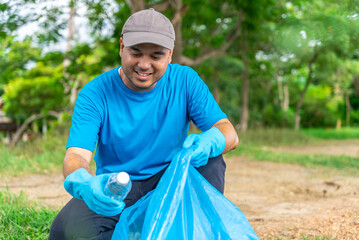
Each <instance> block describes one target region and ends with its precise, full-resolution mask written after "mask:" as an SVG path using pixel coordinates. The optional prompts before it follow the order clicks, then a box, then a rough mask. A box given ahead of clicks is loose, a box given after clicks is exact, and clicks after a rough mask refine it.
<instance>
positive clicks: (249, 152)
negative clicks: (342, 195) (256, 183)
mask: <svg viewBox="0 0 359 240" xmlns="http://www.w3.org/2000/svg"><path fill="white" fill-rule="evenodd" d="M327 131H328V132H327ZM314 133H316V134H317V135H315V134H314ZM356 133H359V129H342V131H340V132H335V130H333V131H329V130H325V129H319V130H317V129H308V130H301V131H294V130H289V129H257V130H249V131H247V132H246V133H239V134H238V135H239V139H240V143H239V146H238V147H237V149H235V150H234V151H231V152H230V153H228V154H227V156H235V155H237V156H245V157H247V158H249V159H253V160H258V161H270V162H279V163H293V164H298V165H301V166H305V167H309V168H315V167H318V166H324V167H327V168H332V169H338V170H343V171H344V172H345V173H346V174H349V175H355V176H359V159H358V158H356V157H350V156H344V155H342V156H334V155H324V154H314V155H313V154H312V155H309V154H296V153H287V152H275V151H271V150H269V148H270V147H277V146H305V145H309V144H311V145H315V144H321V145H322V144H325V141H326V140H329V139H346V138H345V137H347V138H349V136H355V134H356ZM324 135H326V137H327V138H326V139H325V140H323V138H324V137H322V138H321V139H319V137H318V136H324Z"/></svg>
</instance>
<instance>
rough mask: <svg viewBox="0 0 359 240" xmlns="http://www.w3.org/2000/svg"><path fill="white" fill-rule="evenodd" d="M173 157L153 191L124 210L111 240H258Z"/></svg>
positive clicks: (184, 158) (183, 159)
mask: <svg viewBox="0 0 359 240" xmlns="http://www.w3.org/2000/svg"><path fill="white" fill-rule="evenodd" d="M192 151H193V150H192V149H191V148H189V149H183V150H181V151H180V152H179V153H178V154H177V155H175V157H174V158H173V160H172V162H171V164H170V165H169V167H168V168H167V170H166V171H165V173H164V174H163V176H162V178H161V180H160V181H159V183H158V185H157V187H156V189H155V190H153V191H151V192H149V193H148V194H147V195H145V196H144V197H143V198H141V199H140V200H138V201H137V202H136V203H135V204H134V205H132V206H131V207H129V208H126V209H125V210H124V211H123V212H122V214H121V217H120V220H119V222H118V223H117V225H116V228H115V231H114V234H113V236H112V239H115V240H118V239H131V240H133V239H141V240H144V239H156V240H164V239H189V240H190V239H196V240H197V239H259V238H258V236H257V235H256V234H255V232H254V231H253V228H252V227H251V225H250V224H249V222H248V220H247V218H246V217H245V215H244V214H243V213H242V212H241V210H240V209H239V208H237V207H236V206H235V205H234V204H233V203H232V202H230V201H229V200H228V199H227V198H226V197H224V196H223V195H222V194H221V193H220V192H218V190H217V189H215V188H214V187H213V186H212V185H211V184H210V183H208V182H207V180H206V179H205V178H204V177H203V176H202V175H201V174H200V173H199V172H198V171H197V170H196V169H195V168H193V167H192V166H191V165H190V164H189V163H190V159H191V152H192Z"/></svg>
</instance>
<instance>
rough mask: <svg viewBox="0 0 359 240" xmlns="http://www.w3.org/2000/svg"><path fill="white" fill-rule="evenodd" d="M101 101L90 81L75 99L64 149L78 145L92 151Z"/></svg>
mask: <svg viewBox="0 0 359 240" xmlns="http://www.w3.org/2000/svg"><path fill="white" fill-rule="evenodd" d="M101 102H102V101H101V96H100V91H98V90H96V88H95V87H94V85H93V84H91V82H90V83H88V84H87V85H86V86H85V87H84V88H83V89H82V90H81V92H80V93H79V95H78V97H77V99H76V103H75V108H74V113H73V115H72V124H71V129H70V135H69V138H68V140H67V145H66V149H67V148H69V147H80V148H84V149H87V150H90V151H92V152H93V151H94V149H95V147H96V142H97V139H98V134H99V131H100V128H101V122H102V117H101V116H103V111H102V109H103V108H102V107H101Z"/></svg>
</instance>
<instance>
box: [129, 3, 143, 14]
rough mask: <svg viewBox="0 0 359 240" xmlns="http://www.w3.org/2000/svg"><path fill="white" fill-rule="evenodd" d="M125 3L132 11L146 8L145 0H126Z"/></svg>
mask: <svg viewBox="0 0 359 240" xmlns="http://www.w3.org/2000/svg"><path fill="white" fill-rule="evenodd" d="M126 3H127V5H128V6H129V7H130V9H131V12H132V13H135V12H138V11H141V10H144V9H145V8H146V2H145V0H126Z"/></svg>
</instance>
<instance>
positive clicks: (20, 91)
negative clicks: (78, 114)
mask: <svg viewBox="0 0 359 240" xmlns="http://www.w3.org/2000/svg"><path fill="white" fill-rule="evenodd" d="M61 78H62V67H61V66H59V67H56V68H52V67H50V66H45V65H44V64H43V63H41V62H40V63H38V64H37V66H36V67H35V68H33V69H32V70H30V71H28V72H27V73H26V74H25V75H24V77H19V78H16V79H14V80H12V81H10V82H9V83H8V84H7V85H6V87H5V93H4V95H3V98H4V99H3V101H4V104H5V107H4V111H5V113H6V114H7V115H8V116H9V117H11V118H13V119H17V120H23V119H26V118H28V117H29V116H31V115H32V114H33V113H47V112H49V111H51V110H54V111H56V110H59V109H61V108H62V107H63V106H64V89H63V85H62V84H61V82H60V80H61Z"/></svg>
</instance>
